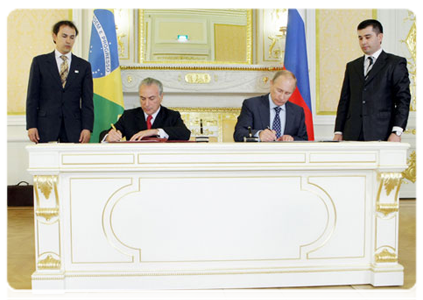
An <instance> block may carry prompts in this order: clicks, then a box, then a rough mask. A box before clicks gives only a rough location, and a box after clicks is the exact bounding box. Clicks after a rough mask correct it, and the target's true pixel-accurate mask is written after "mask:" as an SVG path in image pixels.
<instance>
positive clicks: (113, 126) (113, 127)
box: [110, 123, 117, 131]
mask: <svg viewBox="0 0 423 300" xmlns="http://www.w3.org/2000/svg"><path fill="white" fill-rule="evenodd" d="M110 126H112V129H113V130H115V131H117V130H116V127H115V125H114V124H113V123H111V124H110Z"/></svg>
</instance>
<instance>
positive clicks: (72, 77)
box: [65, 54, 79, 88]
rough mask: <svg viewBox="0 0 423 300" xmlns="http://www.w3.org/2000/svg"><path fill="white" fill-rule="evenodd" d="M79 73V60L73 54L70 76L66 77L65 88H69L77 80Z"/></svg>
mask: <svg viewBox="0 0 423 300" xmlns="http://www.w3.org/2000/svg"><path fill="white" fill-rule="evenodd" d="M78 73H79V60H78V58H77V57H76V56H75V55H73V54H72V61H71V67H70V69H69V74H68V78H66V85H65V88H68V87H69V86H70V85H71V84H72V83H73V82H74V81H75V77H76V76H78Z"/></svg>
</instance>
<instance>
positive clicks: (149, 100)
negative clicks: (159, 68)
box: [100, 78, 191, 142]
mask: <svg viewBox="0 0 423 300" xmlns="http://www.w3.org/2000/svg"><path fill="white" fill-rule="evenodd" d="M139 96H140V103H141V107H138V108H134V109H128V110H125V112H124V113H123V115H122V116H121V117H120V118H119V120H118V121H117V123H116V124H114V127H115V128H112V129H110V130H108V131H107V130H106V131H103V132H102V133H101V134H100V141H103V140H105V141H107V142H117V141H120V140H121V139H122V138H123V137H126V139H127V140H128V139H129V140H130V141H139V140H141V139H142V138H144V137H152V136H154V137H160V138H165V139H169V140H189V137H190V135H191V132H190V131H189V130H188V128H187V127H186V126H185V124H184V122H183V121H182V118H181V114H180V113H179V112H177V111H174V110H170V109H168V108H166V107H164V106H161V103H162V100H163V85H162V83H161V82H160V81H158V80H157V79H154V78H145V79H144V80H143V81H142V82H141V84H140V86H139ZM106 134H107V136H106V137H105V135H106Z"/></svg>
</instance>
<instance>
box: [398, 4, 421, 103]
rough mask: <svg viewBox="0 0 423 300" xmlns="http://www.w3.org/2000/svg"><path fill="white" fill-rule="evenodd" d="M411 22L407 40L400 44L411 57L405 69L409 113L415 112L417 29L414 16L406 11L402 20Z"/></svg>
mask: <svg viewBox="0 0 423 300" xmlns="http://www.w3.org/2000/svg"><path fill="white" fill-rule="evenodd" d="M407 21H411V22H413V25H411V27H410V30H409V32H408V35H407V38H406V39H405V40H402V41H401V42H403V43H405V45H406V46H407V49H408V51H409V52H410V54H411V57H409V58H407V67H408V71H409V73H410V81H411V82H410V93H411V105H410V111H416V73H417V64H416V58H417V50H416V49H417V27H416V16H415V15H414V13H413V12H412V11H408V17H407V18H406V19H405V20H404V23H405V22H407Z"/></svg>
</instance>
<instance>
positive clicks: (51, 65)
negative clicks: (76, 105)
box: [46, 51, 62, 86]
mask: <svg viewBox="0 0 423 300" xmlns="http://www.w3.org/2000/svg"><path fill="white" fill-rule="evenodd" d="M46 62H47V65H48V70H49V71H50V74H51V76H52V77H53V78H54V80H55V81H56V82H57V84H59V85H60V86H62V81H61V80H60V73H59V69H58V68H57V62H56V57H55V54H54V51H53V52H52V53H50V54H49V55H48V56H47V60H46Z"/></svg>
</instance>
